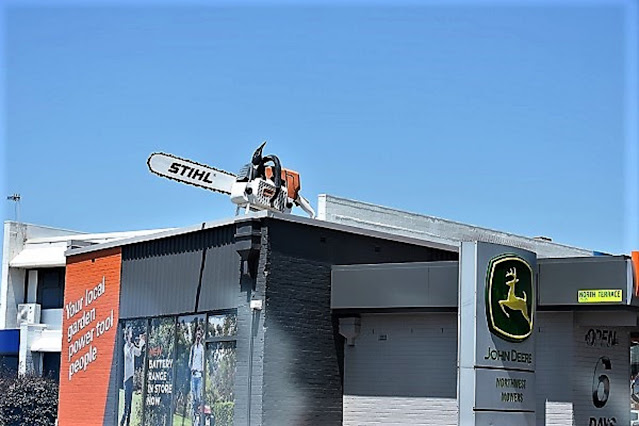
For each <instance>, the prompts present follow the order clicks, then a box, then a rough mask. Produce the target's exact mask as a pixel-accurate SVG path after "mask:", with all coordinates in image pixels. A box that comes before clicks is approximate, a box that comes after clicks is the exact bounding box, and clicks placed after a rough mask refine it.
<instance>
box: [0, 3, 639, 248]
mask: <svg viewBox="0 0 639 426" xmlns="http://www.w3.org/2000/svg"><path fill="white" fill-rule="evenodd" d="M46 4H54V5H55V6H54V7H50V6H46ZM213 4H215V6H210V5H207V4H205V3H204V2H191V3H187V5H181V4H180V3H178V2H162V3H159V2H157V3H156V2H148V1H147V2H143V3H138V4H137V5H136V6H125V5H122V4H121V3H110V2H102V3H94V4H92V5H91V6H84V7H82V6H79V5H77V4H75V3H69V2H66V3H59V2H55V1H53V2H35V3H33V2H31V3H25V2H5V4H4V6H2V7H3V10H2V11H3V18H4V20H3V33H2V34H3V38H4V43H3V52H2V59H3V61H4V66H3V67H2V68H3V72H4V87H3V90H4V93H3V96H2V98H3V100H4V105H3V106H2V107H3V126H2V127H3V130H4V131H3V135H2V136H3V138H4V142H3V146H4V152H3V154H4V160H3V166H2V170H3V175H4V176H3V178H4V185H3V187H4V188H5V191H4V193H3V194H2V196H3V203H4V209H3V212H4V218H5V219H12V218H13V215H14V211H13V205H12V203H10V202H9V201H4V199H5V194H6V195H8V194H10V193H13V192H19V193H20V194H21V195H22V202H21V212H20V219H21V220H23V221H26V222H31V223H38V224H47V225H51V226H56V227H63V228H70V229H79V230H85V231H110V230H129V229H146V228H156V227H172V226H183V225H190V224H195V223H198V222H202V221H204V220H212V219H219V218H224V217H229V216H232V215H233V213H234V207H233V205H232V204H231V202H230V201H229V200H228V199H227V198H226V197H225V196H223V195H219V194H214V193H210V192H207V191H204V190H201V189H198V188H194V187H187V186H185V185H181V184H178V183H175V182H171V181H168V180H164V179H161V178H159V177H156V176H154V175H151V174H150V173H149V172H148V171H147V168H146V159H147V157H148V155H149V154H150V153H151V152H154V151H165V152H171V153H174V154H177V155H181V156H186V157H189V158H192V159H194V160H196V161H199V162H204V163H208V164H211V165H215V166H217V167H219V168H223V169H226V170H229V171H234V172H235V171H237V169H239V167H240V166H241V165H242V164H243V163H245V162H246V161H247V160H248V159H249V157H250V155H251V153H252V151H253V149H254V148H255V147H256V146H257V145H258V144H259V143H260V142H261V141H263V140H267V141H268V145H267V148H266V152H268V153H275V154H277V155H279V157H280V158H281V159H282V161H283V163H284V165H285V166H287V167H289V168H293V169H296V170H298V171H300V172H301V174H302V188H303V190H302V193H303V194H305V195H306V197H307V198H309V199H310V200H311V202H312V204H313V205H316V197H317V195H318V194H320V193H328V194H333V195H338V196H343V197H348V198H354V199H358V200H362V201H367V202H371V203H376V204H382V205H387V206H391V207H395V208H399V209H405V210H409V211H413V212H418V213H424V214H429V215H435V216H440V217H444V218H448V219H452V220H456V221H461V222H465V223H470V224H474V225H478V226H484V227H490V228H496V229H500V230H504V231H509V232H514V233H518V234H523V235H528V236H535V235H546V236H550V237H552V238H553V239H554V240H555V241H557V242H561V243H566V244H571V245H577V246H582V247H586V248H591V249H596V250H601V251H605V252H613V253H620V252H629V251H630V250H631V249H639V231H638V230H637V229H638V226H637V223H639V217H638V215H637V197H638V195H637V193H638V192H639V182H638V181H637V180H638V177H637V176H638V174H637V172H636V170H637V164H639V158H638V156H637V131H636V129H637V119H638V118H637V111H636V105H637V104H636V101H637V77H636V76H633V75H629V73H632V74H634V72H635V71H636V70H637V68H636V62H637V54H636V49H637V42H636V40H637V25H636V23H637V19H638V18H637V16H636V13H637V7H636V1H587V2H578V1H571V2H565V3H555V2H532V3H522V2H478V1H477V2H454V3H453V4H452V5H446V3H445V2H430V3H428V2H426V3H415V2H413V3H401V2H400V3H397V2H388V3H385V2H376V3H374V4H373V5H371V4H368V5H364V4H363V3H362V2H358V1H354V2H350V3H339V2H331V3H328V4H322V3H321V2H315V3H313V4H306V5H305V6H298V5H295V4H293V3H290V2H280V3H262V2H252V3H249V2H240V3H234V2H225V3H214V2H213Z"/></svg>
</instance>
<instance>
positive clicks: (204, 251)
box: [195, 224, 208, 312]
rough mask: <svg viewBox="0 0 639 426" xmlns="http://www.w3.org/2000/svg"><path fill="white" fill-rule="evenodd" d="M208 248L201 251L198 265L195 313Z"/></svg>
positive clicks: (198, 303)
mask: <svg viewBox="0 0 639 426" xmlns="http://www.w3.org/2000/svg"><path fill="white" fill-rule="evenodd" d="M202 230H204V224H202ZM207 250H208V247H204V248H203V249H202V263H201V264H200V276H199V278H198V281H197V290H196V292H195V311H196V312H197V309H198V306H199V305H200V292H201V291H202V276H203V275H204V266H205V265H206V251H207Z"/></svg>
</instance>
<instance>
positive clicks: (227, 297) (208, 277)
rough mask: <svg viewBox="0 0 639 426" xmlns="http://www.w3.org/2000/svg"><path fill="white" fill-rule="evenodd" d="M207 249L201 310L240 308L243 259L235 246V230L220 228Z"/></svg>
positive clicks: (203, 272)
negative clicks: (238, 304)
mask: <svg viewBox="0 0 639 426" xmlns="http://www.w3.org/2000/svg"><path fill="white" fill-rule="evenodd" d="M219 231H220V232H219V233H218V235H217V238H215V240H214V241H211V242H210V244H211V245H210V246H209V248H207V250H206V259H205V262H204V270H203V271H202V289H201V291H200V300H199V303H198V311H200V312H205V311H213V310H216V309H229V308H235V307H236V306H237V294H238V292H239V291H240V257H239V255H238V254H237V252H236V251H235V247H234V245H233V233H234V228H232V227H226V228H220V230H219Z"/></svg>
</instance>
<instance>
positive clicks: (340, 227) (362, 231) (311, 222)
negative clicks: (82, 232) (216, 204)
mask: <svg viewBox="0 0 639 426" xmlns="http://www.w3.org/2000/svg"><path fill="white" fill-rule="evenodd" d="M265 218H270V219H275V220H281V221H285V222H291V223H297V224H302V225H306V226H315V227H320V228H324V229H331V230H335V231H341V232H346V233H350V234H355V235H363V236H368V237H374V238H381V239H385V240H391V241H399V242H404V243H407V244H413V245H418V246H424V247H431V248H436V249H440V250H446V251H454V252H457V251H459V247H458V246H457V245H453V244H446V243H440V242H437V241H427V240H424V239H418V238H412V237H409V236H403V235H396V234H391V233H387V232H380V231H377V230H373V229H366V228H361V227H355V226H349V225H344V224H341V223H334V222H327V221H324V220H319V219H311V218H307V217H302V216H296V215H292V214H284V213H276V212H271V211H259V212H251V213H249V214H246V215H242V216H235V217H233V218H227V219H222V220H217V221H212V222H203V223H201V224H197V225H192V226H187V227H184V228H176V229H171V230H168V231H164V232H158V233H154V234H149V235H142V236H135V237H133V238H127V239H122V240H117V241H109V242H105V243H102V244H96V245H92V246H87V247H79V248H73V249H70V250H67V251H66V255H67V256H75V255H78V254H83V253H90V252H94V251H98V250H104V249H108V248H113V247H121V246H125V245H129V244H137V243H141V242H146V241H153V240H157V239H162V238H167V237H172V236H176V235H183V234H188V233H190V232H197V231H201V230H204V229H211V228H217V227H221V226H226V225H231V224H235V223H241V222H245V221H249V220H255V219H258V220H259V219H265Z"/></svg>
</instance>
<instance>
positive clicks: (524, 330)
mask: <svg viewBox="0 0 639 426" xmlns="http://www.w3.org/2000/svg"><path fill="white" fill-rule="evenodd" d="M533 277H534V273H533V270H532V268H531V267H530V265H529V264H528V262H526V261H525V260H524V259H523V258H521V257H519V256H517V255H515V254H503V255H500V256H496V257H494V258H492V259H491V260H490V262H489V263H488V270H487V273H486V320H487V321H488V328H489V329H490V331H491V333H493V334H495V335H497V336H499V337H501V338H502V339H504V340H508V341H510V342H521V341H524V340H526V339H527V338H528V337H529V336H530V335H531V333H532V330H533V319H534V314H535V312H534V311H535V308H534V306H535V293H534V290H533V289H534V283H533Z"/></svg>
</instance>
